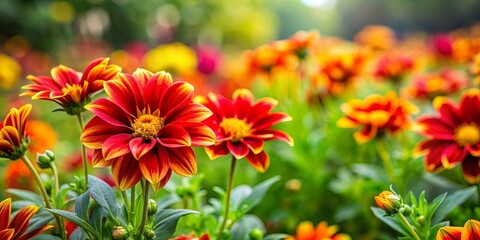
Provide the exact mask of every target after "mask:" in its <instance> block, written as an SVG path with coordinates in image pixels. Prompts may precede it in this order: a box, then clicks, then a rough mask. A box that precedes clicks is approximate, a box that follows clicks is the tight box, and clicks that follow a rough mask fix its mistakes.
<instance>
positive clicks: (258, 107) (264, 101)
mask: <svg viewBox="0 0 480 240" xmlns="http://www.w3.org/2000/svg"><path fill="white" fill-rule="evenodd" d="M277 104H278V101H277V100H275V99H273V98H269V97H265V98H261V99H259V100H258V101H257V102H255V104H254V105H253V107H252V108H251V111H248V112H249V114H248V117H247V119H249V121H250V122H256V121H257V120H258V119H259V118H262V117H264V116H266V115H267V114H269V112H270V110H272V109H273V108H274V107H275V106H276V105H277Z"/></svg>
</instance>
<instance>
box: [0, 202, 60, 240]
mask: <svg viewBox="0 0 480 240" xmlns="http://www.w3.org/2000/svg"><path fill="white" fill-rule="evenodd" d="M37 211H38V207H37V206H27V207H24V208H22V209H20V210H19V211H18V212H17V214H16V215H15V217H13V219H12V220H11V221H10V214H11V212H12V199H11V198H7V199H5V200H3V201H2V202H0V239H2V240H10V239H15V240H26V239H31V238H33V237H35V236H37V235H39V234H41V233H42V232H43V231H45V230H48V229H50V228H52V227H53V226H52V225H45V226H41V227H38V228H36V229H33V230H30V231H29V232H27V228H28V225H29V222H30V219H31V218H32V217H33V215H35V213H36V212H37Z"/></svg>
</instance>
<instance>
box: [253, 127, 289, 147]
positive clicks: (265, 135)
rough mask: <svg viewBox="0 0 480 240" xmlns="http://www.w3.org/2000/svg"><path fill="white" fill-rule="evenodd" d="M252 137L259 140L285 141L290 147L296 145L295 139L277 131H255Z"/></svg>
mask: <svg viewBox="0 0 480 240" xmlns="http://www.w3.org/2000/svg"><path fill="white" fill-rule="evenodd" d="M252 135H254V136H255V137H258V138H262V139H264V140H272V139H276V140H280V141H283V142H285V143H287V144H288V145H290V146H293V145H294V141H293V138H292V137H291V136H290V135H288V134H287V133H285V132H283V131H280V130H276V129H263V130H260V131H255V132H254V133H252Z"/></svg>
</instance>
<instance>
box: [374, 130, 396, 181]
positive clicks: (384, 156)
mask: <svg viewBox="0 0 480 240" xmlns="http://www.w3.org/2000/svg"><path fill="white" fill-rule="evenodd" d="M384 141H385V139H383V138H380V139H377V140H376V143H375V145H376V146H375V147H376V149H377V153H378V156H379V158H380V160H381V161H382V163H383V167H385V171H386V172H387V175H388V178H389V179H390V181H392V182H393V180H394V178H395V170H394V168H393V164H392V161H391V160H390V154H389V153H388V149H387V145H386V144H385V142H384Z"/></svg>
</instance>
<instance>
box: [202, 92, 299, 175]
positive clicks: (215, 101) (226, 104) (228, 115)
mask: <svg viewBox="0 0 480 240" xmlns="http://www.w3.org/2000/svg"><path fill="white" fill-rule="evenodd" d="M197 99H198V100H199V102H201V103H202V104H204V105H205V106H206V107H208V108H209V109H210V110H212V112H213V115H212V116H211V117H209V118H208V119H206V120H205V121H204V123H205V124H207V125H208V126H209V127H211V128H212V129H213V131H214V132H215V135H216V136H217V143H216V144H215V145H212V146H207V147H205V150H206V152H207V154H208V156H209V157H210V158H211V159H215V158H217V157H219V156H223V155H227V154H228V153H232V155H233V156H234V157H235V158H236V159H241V158H244V157H246V158H247V160H248V161H249V162H250V164H252V166H253V167H254V168H255V169H257V170H258V171H260V172H264V171H265V170H267V168H268V166H269V163H270V160H269V157H268V155H267V154H266V153H265V152H264V151H263V146H264V142H265V141H267V140H272V139H278V140H282V141H284V142H286V143H288V144H289V145H290V146H293V139H292V138H291V137H290V136H289V135H288V134H286V133H284V132H282V131H279V130H275V129H272V128H271V127H272V126H273V125H275V124H277V123H280V122H285V121H290V120H291V117H290V116H288V115H287V114H285V113H279V112H275V113H270V110H271V109H272V108H273V107H275V105H276V104H277V101H276V100H274V99H272V98H262V99H260V100H258V101H257V102H254V99H253V95H252V93H251V92H250V91H249V90H247V89H238V90H236V91H235V92H234V93H233V101H230V100H228V99H226V98H224V97H222V96H220V95H216V94H213V93H210V94H209V95H208V98H204V97H198V98H197Z"/></svg>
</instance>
